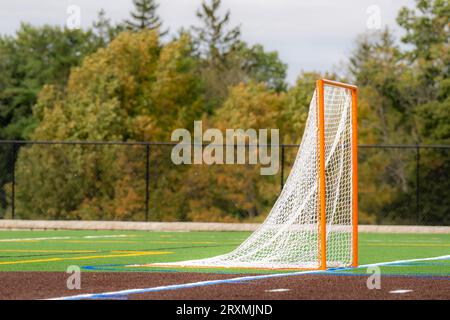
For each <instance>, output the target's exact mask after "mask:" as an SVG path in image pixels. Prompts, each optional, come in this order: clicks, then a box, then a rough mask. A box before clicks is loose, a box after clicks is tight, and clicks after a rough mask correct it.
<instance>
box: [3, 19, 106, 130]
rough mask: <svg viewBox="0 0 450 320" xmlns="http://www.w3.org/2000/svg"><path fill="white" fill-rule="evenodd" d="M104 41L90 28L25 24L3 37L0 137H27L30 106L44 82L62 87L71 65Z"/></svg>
mask: <svg viewBox="0 0 450 320" xmlns="http://www.w3.org/2000/svg"><path fill="white" fill-rule="evenodd" d="M100 46H101V44H100V43H99V41H98V39H97V37H96V36H95V35H94V34H93V33H92V32H91V31H89V30H88V31H82V30H69V29H61V28H60V27H51V26H43V27H33V26H30V25H28V24H22V25H21V27H20V29H19V30H18V31H17V33H16V35H15V36H2V37H0V127H1V129H0V139H25V138H27V137H28V136H29V135H30V133H31V132H32V130H33V128H34V127H35V125H36V123H35V119H33V117H32V112H31V108H32V106H33V105H34V104H35V103H36V99H37V96H38V93H39V91H40V90H41V88H42V87H43V86H44V84H54V85H56V86H59V87H63V86H64V85H65V84H66V82H67V79H68V75H69V72H70V70H71V68H72V67H74V66H77V65H78V64H79V63H80V62H81V61H82V59H83V58H84V57H85V56H86V55H87V54H90V53H92V52H94V51H95V50H97V49H98V48H99V47H100Z"/></svg>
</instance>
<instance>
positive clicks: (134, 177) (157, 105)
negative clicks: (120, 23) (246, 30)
mask: <svg viewBox="0 0 450 320" xmlns="http://www.w3.org/2000/svg"><path fill="white" fill-rule="evenodd" d="M195 63H196V59H195V57H194V54H193V46H192V41H191V39H190V37H189V36H188V35H185V36H183V37H182V38H180V39H178V40H176V41H172V42H169V43H167V44H166V45H164V46H161V44H160V41H159V35H158V33H157V32H156V31H150V30H144V31H142V32H133V33H131V32H123V33H121V34H120V35H119V36H117V37H116V38H115V39H114V40H113V41H112V42H111V43H110V44H109V46H108V47H107V48H105V49H103V50H98V51H97V52H96V53H94V54H92V55H90V56H88V57H86V58H85V60H84V61H83V63H82V65H81V66H80V67H78V68H75V69H73V70H72V72H71V74H70V78H69V81H68V83H67V85H66V87H65V88H64V90H63V91H62V92H61V91H59V90H56V88H55V86H51V85H48V86H46V87H45V88H44V89H43V90H42V92H41V94H40V95H39V101H38V103H37V104H36V105H35V107H34V109H33V111H34V113H35V116H36V118H38V119H39V125H38V127H37V128H36V130H35V131H34V132H33V134H32V136H31V138H32V139H34V140H63V141H71V140H72V141H73V140H90V141H92V140H94V141H111V140H114V141H118V140H119V141H126V140H132V141H136V140H139V141H142V140H150V141H166V140H168V139H169V137H170V133H171V132H172V130H174V129H175V128H179V127H184V128H188V127H189V126H190V125H192V122H193V120H194V119H196V118H198V117H199V116H200V115H201V114H202V113H203V112H204V110H203V109H202V107H203V103H202V96H201V93H202V90H201V87H200V86H199V83H200V81H199V79H198V76H197V73H196V65H195ZM143 155H145V149H143V148H141V147H139V146H136V147H126V148H123V147H120V146H119V147H105V148H102V147H101V148H96V147H86V146H56V147H54V148H52V147H50V148H45V147H44V148H42V146H38V145H35V146H32V147H29V148H24V149H23V150H21V151H20V152H19V158H18V161H17V168H18V169H17V176H16V183H17V185H18V186H23V189H22V192H20V191H18V192H17V197H16V205H17V212H18V213H19V212H20V216H21V217H22V218H33V217H36V215H39V214H44V213H45V214H46V215H47V216H48V217H51V218H54V219H60V218H65V219H68V218H71V219H113V220H114V219H116V220H121V219H128V220H130V219H139V220H142V219H143V212H144V209H143V204H144V200H145V190H144V188H145V180H144V179H145V177H144V176H142V174H141V173H142V172H144V171H145V168H144V166H145V162H143V161H142V156H143ZM152 157H154V158H155V159H158V161H161V162H162V164H161V165H159V167H158V169H159V175H160V179H159V180H158V181H152V183H155V184H156V182H157V183H158V185H159V188H158V189H157V190H155V192H154V193H153V195H154V196H156V195H157V196H159V197H160V198H171V199H172V200H173V199H176V197H177V196H176V192H177V190H172V188H173V187H176V186H180V185H181V181H180V179H181V177H182V176H181V175H180V174H177V172H176V170H177V168H175V169H173V168H171V165H170V164H171V162H170V154H167V153H162V152H161V150H153V151H152ZM171 169H172V170H171ZM43 175H46V176H47V177H48V179H45V181H42V176H43ZM40 181H41V182H42V183H41V182H40ZM67 181H69V182H67ZM66 182H67V183H66ZM18 189H19V188H18ZM178 197H180V196H178ZM61 199H63V200H61ZM66 200H67V201H66ZM159 205H160V206H162V205H163V204H162V203H159ZM172 208H173V210H172V212H175V213H177V212H182V210H181V209H182V205H181V204H180V202H179V201H175V200H173V201H171V203H170V205H166V209H172ZM152 209H153V210H155V212H156V211H157V210H159V211H161V210H160V209H161V208H160V207H158V206H155V207H153V208H152ZM154 217H155V218H158V217H157V216H156V215H155V216H154ZM161 218H163V217H161ZM175 218H178V216H177V215H174V218H173V219H175Z"/></svg>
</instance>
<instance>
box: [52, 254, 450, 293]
mask: <svg viewBox="0 0 450 320" xmlns="http://www.w3.org/2000/svg"><path fill="white" fill-rule="evenodd" d="M449 258H450V255H446V256H439V257H432V258H419V259H410V260H398V261H390V262H381V263H372V264H366V265H361V266H359V267H357V268H336V269H329V270H326V271H325V270H324V271H317V270H314V271H299V272H292V273H278V274H265V275H257V276H244V277H238V278H231V279H220V280H209V281H200V282H193V283H185V284H174V285H167V286H159V287H152V288H142V289H129V290H121V291H114V292H104V293H94V294H81V295H75V296H66V297H59V298H55V299H53V300H81V299H109V298H118V297H123V296H125V297H126V296H128V295H130V294H144V293H152V292H160V291H170V290H179V289H190V288H198V287H205V286H212V285H218V284H232V283H242V282H247V281H256V280H266V279H273V278H282V277H292V276H301V275H317V274H329V275H333V274H336V273H345V272H343V271H350V270H358V269H363V268H368V267H382V266H389V265H390V264H399V263H411V262H416V261H436V260H446V259H449ZM345 274H346V275H352V274H347V273H345ZM361 276H363V275H361Z"/></svg>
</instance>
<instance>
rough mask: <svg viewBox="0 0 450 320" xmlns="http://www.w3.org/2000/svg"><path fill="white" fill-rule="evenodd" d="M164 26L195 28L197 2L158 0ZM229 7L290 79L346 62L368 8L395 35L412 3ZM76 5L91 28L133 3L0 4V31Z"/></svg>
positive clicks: (232, 1)
mask: <svg viewBox="0 0 450 320" xmlns="http://www.w3.org/2000/svg"><path fill="white" fill-rule="evenodd" d="M159 2H160V9H159V15H160V16H161V18H162V19H163V21H164V26H165V27H169V28H170V31H171V33H175V32H176V31H177V30H178V29H179V28H180V27H182V26H184V27H189V26H191V25H193V24H197V18H196V16H195V11H196V9H197V8H198V7H199V5H200V2H201V0H159ZM222 2H223V6H222V9H225V8H226V9H230V10H231V17H232V25H237V24H240V25H241V27H242V38H243V39H244V40H245V41H247V42H249V43H250V44H255V43H260V44H262V45H264V47H265V48H266V50H277V51H278V52H279V54H280V57H281V59H282V60H283V61H284V62H285V63H287V64H288V66H289V70H288V81H289V82H290V83H293V82H294V81H295V78H296V76H297V75H298V73H299V72H300V71H301V70H305V71H313V70H317V71H326V70H332V68H333V66H336V65H338V64H339V63H341V62H344V61H346V57H347V56H348V55H349V53H350V52H351V50H352V48H353V45H354V40H355V38H356V36H357V35H358V34H361V33H364V32H366V31H368V30H369V29H368V28H367V21H368V19H369V18H370V13H368V12H367V10H368V8H369V7H371V6H373V5H375V6H378V8H379V13H380V15H379V16H380V22H381V26H382V27H384V26H386V25H388V26H389V27H391V28H392V29H393V31H394V32H396V35H397V36H399V35H400V33H399V29H398V27H397V25H396V23H395V18H396V16H397V12H398V10H399V8H401V7H402V6H409V7H413V6H414V0H339V1H337V0H223V1H222ZM70 5H78V6H79V7H80V9H81V24H82V26H83V27H87V26H90V25H91V24H92V22H93V21H94V20H95V18H96V17H97V12H98V11H99V10H100V9H101V8H104V9H105V10H106V14H107V16H108V17H109V18H111V19H112V20H113V21H120V20H123V19H124V18H127V17H128V13H129V11H130V10H131V9H132V1H131V0H38V1H36V0H12V1H5V0H2V1H1V2H0V33H1V34H12V33H14V31H15V30H17V28H18V27H19V25H20V22H21V21H24V22H29V23H31V24H33V25H43V24H58V25H64V24H65V23H66V20H67V18H68V14H67V8H68V6H70Z"/></svg>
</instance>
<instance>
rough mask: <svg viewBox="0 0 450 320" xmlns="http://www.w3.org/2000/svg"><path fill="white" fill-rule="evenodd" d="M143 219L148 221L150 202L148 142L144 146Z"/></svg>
mask: <svg viewBox="0 0 450 320" xmlns="http://www.w3.org/2000/svg"><path fill="white" fill-rule="evenodd" d="M145 154H146V160H145V221H148V213H149V202H150V190H149V187H150V144H146V147H145Z"/></svg>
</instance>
